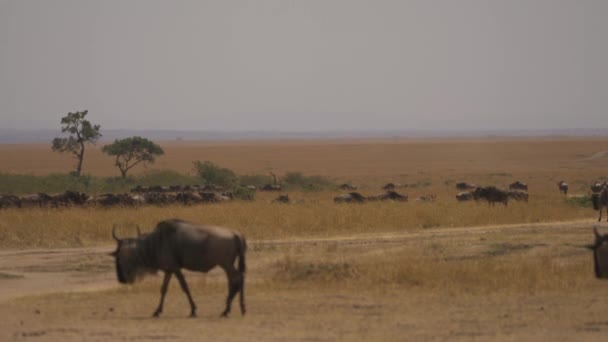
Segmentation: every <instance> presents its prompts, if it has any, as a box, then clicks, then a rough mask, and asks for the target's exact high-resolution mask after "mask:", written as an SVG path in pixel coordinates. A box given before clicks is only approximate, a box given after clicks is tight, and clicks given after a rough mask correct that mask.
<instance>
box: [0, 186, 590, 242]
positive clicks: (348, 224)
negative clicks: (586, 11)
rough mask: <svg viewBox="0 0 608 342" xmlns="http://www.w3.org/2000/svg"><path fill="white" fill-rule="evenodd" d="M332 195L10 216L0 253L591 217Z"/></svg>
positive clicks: (546, 205) (556, 206) (2, 225)
mask: <svg viewBox="0 0 608 342" xmlns="http://www.w3.org/2000/svg"><path fill="white" fill-rule="evenodd" d="M334 195H335V193H331V192H321V193H301V194H292V197H296V198H302V199H303V200H304V201H305V202H304V203H300V204H293V205H282V204H273V203H270V201H271V198H272V197H273V196H275V195H269V194H265V195H262V196H259V198H258V199H257V200H256V201H254V202H242V201H236V202H233V203H225V204H218V205H197V206H191V207H185V206H179V205H175V206H169V207H163V208H159V207H155V206H148V207H142V208H139V209H132V208H115V209H101V208H99V209H98V208H71V209H59V210H58V209H27V210H20V209H10V210H3V211H2V212H1V213H0V214H1V215H2V220H0V247H2V248H25V247H76V246H90V245H96V244H107V243H110V242H111V238H110V230H111V228H112V226H113V225H114V224H117V225H118V226H119V227H120V228H121V229H122V234H123V235H132V234H134V232H135V229H134V227H135V225H140V227H141V228H142V229H143V230H151V229H152V228H153V227H154V226H155V225H156V223H157V222H159V221H161V220H164V219H168V218H174V217H177V218H182V219H186V220H191V221H194V222H201V223H206V224H215V225H222V226H227V227H232V228H235V229H238V230H240V231H242V232H243V233H244V234H245V235H246V236H247V237H248V238H249V239H255V240H257V239H286V238H298V237H313V236H336V235H339V236H347V235H350V234H355V233H380V232H393V231H405V230H412V229H426V228H436V227H463V226H479V225H495V224H508V223H533V222H552V221H565V220H574V219H580V218H590V217H594V215H595V214H594V212H593V211H592V210H591V209H589V208H582V207H579V206H576V205H570V204H567V203H565V202H564V201H563V199H562V198H560V197H559V196H557V195H556V196H547V197H546V199H545V200H542V199H532V200H531V201H530V202H529V203H528V204H525V203H513V204H511V205H509V206H508V207H506V208H505V207H503V206H502V205H500V206H496V207H488V205H486V204H485V203H479V204H477V203H458V202H456V201H455V200H454V199H452V198H440V199H439V200H438V201H437V202H435V203H421V202H409V203H392V202H382V203H379V202H375V203H367V204H363V205H340V204H334V203H333V201H332V197H333V196H334Z"/></svg>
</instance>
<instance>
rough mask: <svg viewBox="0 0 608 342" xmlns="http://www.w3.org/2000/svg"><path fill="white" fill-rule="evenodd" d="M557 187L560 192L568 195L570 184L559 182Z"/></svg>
mask: <svg viewBox="0 0 608 342" xmlns="http://www.w3.org/2000/svg"><path fill="white" fill-rule="evenodd" d="M557 187H558V188H559V192H560V193H562V194H564V195H567V194H568V183H566V182H564V181H559V182H558V183H557Z"/></svg>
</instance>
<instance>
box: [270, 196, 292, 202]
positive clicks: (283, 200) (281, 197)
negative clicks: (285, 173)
mask: <svg viewBox="0 0 608 342" xmlns="http://www.w3.org/2000/svg"><path fill="white" fill-rule="evenodd" d="M273 202H274V203H289V195H280V196H279V197H277V198H275V199H274V200H273Z"/></svg>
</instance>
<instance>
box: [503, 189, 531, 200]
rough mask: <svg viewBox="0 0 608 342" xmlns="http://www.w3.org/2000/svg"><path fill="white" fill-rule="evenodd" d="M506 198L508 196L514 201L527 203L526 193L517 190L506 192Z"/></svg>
mask: <svg viewBox="0 0 608 342" xmlns="http://www.w3.org/2000/svg"><path fill="white" fill-rule="evenodd" d="M507 196H509V198H511V199H514V200H516V201H525V202H528V197H529V195H528V193H527V192H525V191H519V190H509V191H507Z"/></svg>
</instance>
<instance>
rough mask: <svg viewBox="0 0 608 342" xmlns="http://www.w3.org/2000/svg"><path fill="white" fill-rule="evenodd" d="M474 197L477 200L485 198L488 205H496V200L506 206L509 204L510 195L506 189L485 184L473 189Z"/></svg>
mask: <svg viewBox="0 0 608 342" xmlns="http://www.w3.org/2000/svg"><path fill="white" fill-rule="evenodd" d="M473 198H474V199H475V200H479V199H482V198H483V199H485V200H486V201H488V205H492V206H494V204H495V203H496V202H500V203H502V204H504V205H505V206H506V205H507V204H509V196H508V195H507V192H506V191H504V190H500V189H498V188H497V187H495V186H484V187H479V188H477V189H475V191H473Z"/></svg>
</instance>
